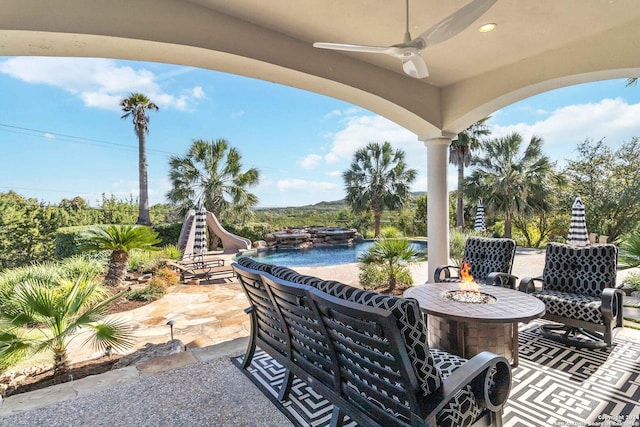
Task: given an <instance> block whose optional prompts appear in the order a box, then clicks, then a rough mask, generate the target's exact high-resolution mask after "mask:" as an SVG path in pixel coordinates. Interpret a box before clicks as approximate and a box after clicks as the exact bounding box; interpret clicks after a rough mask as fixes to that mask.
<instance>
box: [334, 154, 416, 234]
mask: <svg viewBox="0 0 640 427" xmlns="http://www.w3.org/2000/svg"><path fill="white" fill-rule="evenodd" d="M404 157H405V153H404V151H402V150H396V151H393V148H392V147H391V144H390V143H389V142H386V141H385V142H384V143H383V144H382V145H380V144H378V143H377V142H371V143H369V144H368V145H367V146H366V147H364V148H361V149H359V150H357V151H356V152H355V154H354V156H353V161H352V162H351V167H350V169H349V170H348V171H346V172H344V173H343V174H342V177H343V178H344V181H345V190H346V192H347V197H346V201H347V203H348V204H349V205H350V206H351V209H352V210H353V212H354V213H355V214H359V213H362V212H367V211H371V212H373V217H374V222H375V235H376V237H378V236H379V235H380V219H381V218H382V211H383V210H384V209H389V210H394V209H399V208H401V207H402V206H404V204H405V203H406V202H407V201H408V200H409V199H410V197H411V193H410V192H409V186H410V184H411V183H413V181H415V179H416V175H417V171H416V170H415V169H408V168H407V164H406V163H405V161H404Z"/></svg>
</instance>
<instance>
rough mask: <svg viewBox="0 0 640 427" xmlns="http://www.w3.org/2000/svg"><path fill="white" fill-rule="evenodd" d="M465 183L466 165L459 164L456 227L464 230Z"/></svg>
mask: <svg viewBox="0 0 640 427" xmlns="http://www.w3.org/2000/svg"><path fill="white" fill-rule="evenodd" d="M463 181H464V163H463V162H460V164H458V194H457V196H458V207H457V212H456V227H460V228H464V200H463V197H462V184H463Z"/></svg>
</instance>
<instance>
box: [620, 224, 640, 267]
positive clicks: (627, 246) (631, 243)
mask: <svg viewBox="0 0 640 427" xmlns="http://www.w3.org/2000/svg"><path fill="white" fill-rule="evenodd" d="M619 261H620V263H621V264H622V265H623V266H624V267H625V268H631V267H638V266H640V233H631V234H627V235H625V236H623V237H622V242H621V243H620V256H619Z"/></svg>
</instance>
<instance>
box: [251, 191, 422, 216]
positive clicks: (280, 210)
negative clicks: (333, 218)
mask: <svg viewBox="0 0 640 427" xmlns="http://www.w3.org/2000/svg"><path fill="white" fill-rule="evenodd" d="M424 194H427V192H426V191H415V192H413V193H411V195H412V196H413V197H414V198H415V197H418V196H422V195H424ZM346 207H347V202H346V201H345V200H344V199H341V200H333V201H329V202H326V201H323V202H318V203H314V204H313V205H304V206H286V207H274V208H256V209H255V210H256V211H260V212H265V213H271V214H280V215H283V214H285V215H286V214H290V213H292V212H301V211H315V212H322V211H325V212H326V211H339V210H340V209H342V208H346Z"/></svg>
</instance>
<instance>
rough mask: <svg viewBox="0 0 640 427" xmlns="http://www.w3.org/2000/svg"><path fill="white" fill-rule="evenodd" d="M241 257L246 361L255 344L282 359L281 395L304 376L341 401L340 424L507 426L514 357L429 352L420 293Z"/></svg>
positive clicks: (337, 415)
mask: <svg viewBox="0 0 640 427" xmlns="http://www.w3.org/2000/svg"><path fill="white" fill-rule="evenodd" d="M238 262H239V263H238V264H233V265H232V266H233V268H234V270H235V272H236V274H237V276H238V279H239V281H240V283H241V284H242V286H243V289H244V290H245V292H246V294H247V297H248V298H249V301H250V303H251V307H249V308H248V309H247V312H248V313H249V314H250V315H251V325H252V331H251V336H250V342H249V347H248V349H247V353H246V356H245V359H244V361H243V367H244V368H246V367H248V366H249V365H250V363H251V359H252V357H253V355H254V352H255V348H256V346H259V347H260V348H261V349H263V350H264V351H265V352H266V353H268V354H269V355H271V356H272V357H273V358H274V359H275V360H276V361H278V362H279V363H280V364H282V365H283V366H284V367H285V368H286V369H287V375H286V376H285V380H284V381H283V384H282V386H281V388H280V390H279V398H280V399H281V400H283V399H287V397H288V393H289V388H290V386H291V382H292V379H293V375H295V376H298V377H299V378H300V379H301V380H303V381H304V382H306V383H307V384H308V385H310V386H311V387H312V388H314V389H315V390H316V391H317V392H318V393H320V394H321V395H322V396H323V397H325V398H326V399H327V400H328V401H330V402H331V403H333V405H334V412H333V417H332V418H333V419H332V425H342V422H343V421H344V417H345V415H348V416H349V418H351V419H352V420H355V421H356V422H358V423H359V424H361V425H385V426H389V425H424V426H427V425H455V426H469V425H498V426H499V425H501V424H502V407H503V405H504V404H505V402H506V400H507V397H508V394H509V391H510V388H511V368H510V366H509V363H508V362H507V360H506V359H505V358H503V357H500V356H496V355H494V354H492V353H488V352H484V353H481V354H479V355H477V356H475V357H474V358H472V359H471V360H466V359H463V358H460V357H458V356H455V355H451V354H449V353H446V352H443V351H440V350H435V349H429V347H428V345H427V342H426V325H425V323H424V318H423V316H422V315H421V313H420V310H419V307H418V304H417V302H416V301H415V300H413V299H406V298H396V297H392V296H387V295H381V294H376V293H372V292H368V291H364V290H361V289H357V288H353V287H351V286H347V285H344V284H342V283H339V282H334V281H324V280H321V279H319V278H316V277H313V276H303V275H299V274H297V273H296V272H295V271H294V270H291V269H288V268H286V267H276V266H272V265H269V264H262V263H258V262H256V261H252V260H249V259H246V258H241V259H240V260H239V261H238ZM240 264H242V265H240ZM285 278H286V279H285Z"/></svg>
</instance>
